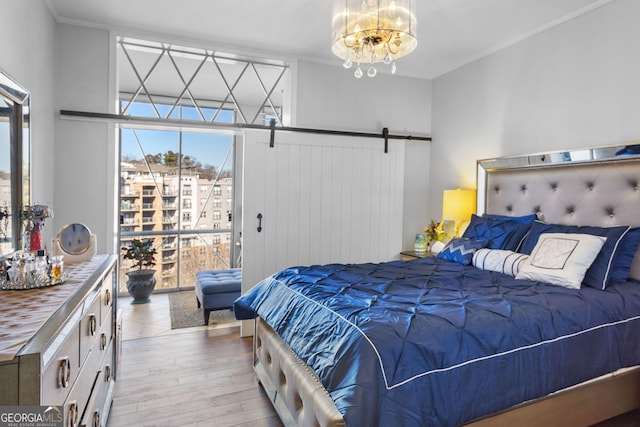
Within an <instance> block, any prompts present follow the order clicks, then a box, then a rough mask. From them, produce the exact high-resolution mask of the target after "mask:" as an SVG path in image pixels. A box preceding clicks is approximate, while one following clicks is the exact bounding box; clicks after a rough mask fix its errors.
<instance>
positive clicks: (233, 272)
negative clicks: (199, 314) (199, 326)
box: [196, 268, 242, 325]
mask: <svg viewBox="0 0 640 427" xmlns="http://www.w3.org/2000/svg"><path fill="white" fill-rule="evenodd" d="M241 281H242V270H241V269H239V268H232V269H230V270H204V271H198V272H197V273H196V298H197V299H198V308H200V307H201V306H202V308H203V311H204V324H205V325H208V324H209V314H210V313H211V311H212V310H221V309H224V308H232V307H233V302H234V301H235V300H236V299H238V298H239V297H240V284H241Z"/></svg>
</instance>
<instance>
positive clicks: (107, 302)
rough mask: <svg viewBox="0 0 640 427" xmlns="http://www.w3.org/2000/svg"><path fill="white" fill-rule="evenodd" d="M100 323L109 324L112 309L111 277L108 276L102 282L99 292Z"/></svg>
mask: <svg viewBox="0 0 640 427" xmlns="http://www.w3.org/2000/svg"><path fill="white" fill-rule="evenodd" d="M100 299H101V303H100V321H101V322H102V323H104V322H111V321H112V320H113V319H112V318H111V309H112V308H113V276H112V274H108V275H107V276H106V277H105V278H104V280H103V281H102V290H101V292H100Z"/></svg>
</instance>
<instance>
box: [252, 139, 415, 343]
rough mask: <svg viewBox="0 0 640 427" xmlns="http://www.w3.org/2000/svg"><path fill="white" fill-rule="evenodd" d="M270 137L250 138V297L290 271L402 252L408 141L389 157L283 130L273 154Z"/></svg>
mask: <svg viewBox="0 0 640 427" xmlns="http://www.w3.org/2000/svg"><path fill="white" fill-rule="evenodd" d="M269 136H270V135H269V132H268V131H259V130H247V131H246V132H245V134H244V160H243V192H242V195H243V203H242V210H243V215H242V218H243V226H242V230H243V264H242V266H243V269H242V274H243V280H242V282H243V283H242V289H243V291H246V290H248V289H250V288H251V287H252V286H253V285H255V284H256V283H258V282H259V281H260V280H262V279H263V278H265V277H267V276H269V275H271V274H273V273H275V272H277V271H278V270H281V269H283V268H286V267H290V266H294V265H309V264H326V263H333V262H338V263H354V262H370V261H372V262H376V261H386V260H390V259H392V258H393V257H394V255H396V254H397V253H398V252H399V251H400V248H401V244H402V206H403V203H402V200H403V185H404V143H403V142H394V143H393V144H389V152H388V153H384V150H383V141H382V140H380V139H367V138H354V137H347V136H334V135H317V134H303V133H294V132H291V133H289V132H278V133H276V135H275V146H274V147H273V148H271V147H269ZM251 333H252V330H250V328H249V327H248V324H246V325H243V334H244V335H250V334H251Z"/></svg>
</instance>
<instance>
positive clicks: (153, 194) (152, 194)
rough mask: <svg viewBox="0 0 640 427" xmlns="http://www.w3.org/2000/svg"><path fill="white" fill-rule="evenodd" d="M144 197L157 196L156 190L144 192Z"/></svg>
mask: <svg viewBox="0 0 640 427" xmlns="http://www.w3.org/2000/svg"><path fill="white" fill-rule="evenodd" d="M142 195H143V196H155V195H156V194H155V190H142Z"/></svg>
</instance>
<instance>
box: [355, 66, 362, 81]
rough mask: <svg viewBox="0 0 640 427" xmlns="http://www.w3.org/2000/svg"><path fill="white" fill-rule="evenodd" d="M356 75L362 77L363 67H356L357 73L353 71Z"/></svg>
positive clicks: (357, 77)
mask: <svg viewBox="0 0 640 427" xmlns="http://www.w3.org/2000/svg"><path fill="white" fill-rule="evenodd" d="M353 75H354V76H356V79H359V78H360V77H362V69H361V68H360V67H358V68H356V71H355V73H353Z"/></svg>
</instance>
